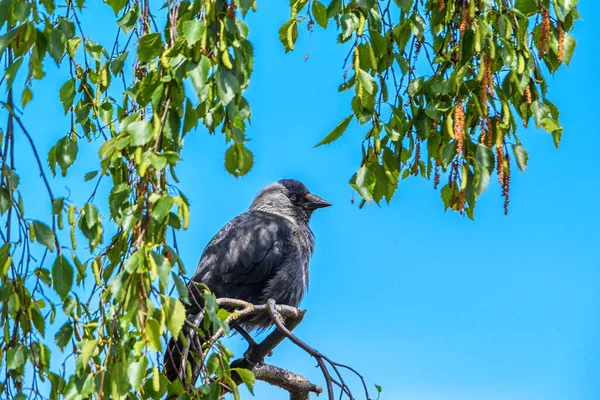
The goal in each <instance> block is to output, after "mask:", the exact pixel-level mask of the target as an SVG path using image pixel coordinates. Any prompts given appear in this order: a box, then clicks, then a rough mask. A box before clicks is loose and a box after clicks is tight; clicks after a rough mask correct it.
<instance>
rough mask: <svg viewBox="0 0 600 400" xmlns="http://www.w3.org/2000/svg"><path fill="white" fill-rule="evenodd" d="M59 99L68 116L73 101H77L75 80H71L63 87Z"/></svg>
mask: <svg viewBox="0 0 600 400" xmlns="http://www.w3.org/2000/svg"><path fill="white" fill-rule="evenodd" d="M59 98H60V102H61V103H62V105H63V109H64V110H65V114H66V113H67V112H68V111H69V109H70V108H71V106H72V105H73V99H75V79H69V80H68V81H66V82H65V83H64V84H63V85H62V86H61V88H60V91H59Z"/></svg>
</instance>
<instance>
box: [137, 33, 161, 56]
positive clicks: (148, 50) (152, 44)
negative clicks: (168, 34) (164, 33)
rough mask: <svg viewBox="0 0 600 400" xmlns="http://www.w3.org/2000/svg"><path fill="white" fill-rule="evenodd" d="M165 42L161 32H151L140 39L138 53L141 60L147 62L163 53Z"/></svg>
mask: <svg viewBox="0 0 600 400" xmlns="http://www.w3.org/2000/svg"><path fill="white" fill-rule="evenodd" d="M162 46H163V42H162V39H161V37H160V33H151V34H149V35H146V36H143V37H142V38H141V39H140V42H139V45H138V49H137V53H138V58H139V60H140V62H147V61H150V60H152V59H154V58H156V57H158V56H159V55H160V54H161V53H162Z"/></svg>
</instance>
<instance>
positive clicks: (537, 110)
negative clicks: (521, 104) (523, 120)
mask: <svg viewBox="0 0 600 400" xmlns="http://www.w3.org/2000/svg"><path fill="white" fill-rule="evenodd" d="M531 111H532V112H533V118H534V119H535V125H536V126H537V128H538V129H539V128H540V127H541V126H542V120H543V119H545V118H546V117H547V116H548V113H549V112H550V108H548V106H547V105H545V104H544V103H542V102H539V101H537V100H536V101H534V102H533V103H532V104H531ZM548 132H552V131H548Z"/></svg>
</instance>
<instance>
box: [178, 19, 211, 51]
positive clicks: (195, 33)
mask: <svg viewBox="0 0 600 400" xmlns="http://www.w3.org/2000/svg"><path fill="white" fill-rule="evenodd" d="M205 30H206V27H205V26H204V23H203V22H202V21H198V20H196V19H194V20H191V21H185V22H184V23H183V36H184V37H185V41H186V42H187V44H188V46H190V47H191V46H193V45H194V43H196V42H197V41H198V40H200V38H201V37H202V35H203V34H204V31H205Z"/></svg>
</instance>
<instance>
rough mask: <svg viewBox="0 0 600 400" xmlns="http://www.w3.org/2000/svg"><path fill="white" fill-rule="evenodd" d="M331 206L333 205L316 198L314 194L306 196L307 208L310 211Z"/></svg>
mask: <svg viewBox="0 0 600 400" xmlns="http://www.w3.org/2000/svg"><path fill="white" fill-rule="evenodd" d="M329 206H331V203H330V202H328V201H327V200H323V199H322V198H320V197H319V196H315V195H314V194H312V193H309V194H307V195H306V208H308V209H309V210H316V209H317V208H325V207H329Z"/></svg>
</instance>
